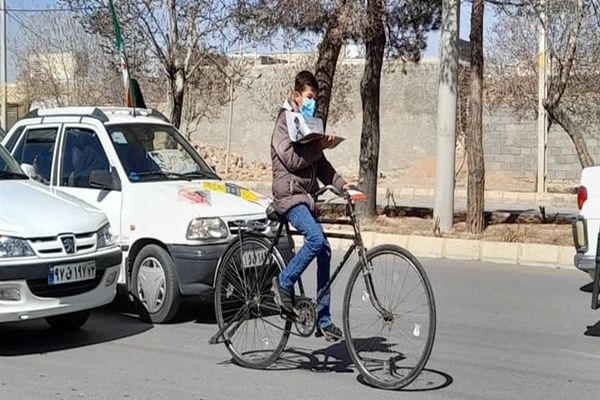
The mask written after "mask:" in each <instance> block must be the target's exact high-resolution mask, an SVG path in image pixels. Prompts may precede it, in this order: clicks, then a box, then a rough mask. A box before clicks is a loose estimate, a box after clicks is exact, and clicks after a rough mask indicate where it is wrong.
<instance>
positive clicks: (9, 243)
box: [0, 236, 35, 258]
mask: <svg viewBox="0 0 600 400" xmlns="http://www.w3.org/2000/svg"><path fill="white" fill-rule="evenodd" d="M34 255H35V253H34V252H33V249H32V248H31V246H29V244H28V243H27V241H25V240H23V239H17V238H13V237H9V236H0V258H9V257H30V256H34Z"/></svg>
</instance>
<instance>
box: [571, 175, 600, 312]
mask: <svg viewBox="0 0 600 400" xmlns="http://www.w3.org/2000/svg"><path fill="white" fill-rule="evenodd" d="M577 205H578V207H579V216H578V218H577V219H576V220H575V221H574V222H573V239H574V242H575V249H576V250H577V253H576V255H575V266H576V267H577V268H579V269H580V270H582V271H584V272H587V273H588V274H589V275H590V276H591V277H592V279H593V280H594V285H593V289H594V291H593V296H594V298H593V302H592V308H594V309H597V308H599V306H600V304H599V301H598V294H599V293H598V292H599V290H600V265H597V264H598V263H597V262H596V255H597V251H598V248H597V247H598V243H600V167H591V168H585V169H584V170H583V172H582V173H581V184H580V186H579V190H578V191H577Z"/></svg>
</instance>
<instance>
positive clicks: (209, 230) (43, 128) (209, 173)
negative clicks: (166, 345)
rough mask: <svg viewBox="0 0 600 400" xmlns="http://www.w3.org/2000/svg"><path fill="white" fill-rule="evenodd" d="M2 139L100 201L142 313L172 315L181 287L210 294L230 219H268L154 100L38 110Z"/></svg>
mask: <svg viewBox="0 0 600 400" xmlns="http://www.w3.org/2000/svg"><path fill="white" fill-rule="evenodd" d="M3 143H4V145H5V146H6V147H7V149H8V150H9V151H10V152H11V153H12V155H13V156H14V157H15V158H16V159H17V160H18V162H19V163H21V164H25V165H24V169H25V170H26V171H27V172H28V173H29V174H30V176H32V177H35V178H36V179H38V180H40V181H42V182H45V183H46V184H48V185H50V186H51V187H53V188H56V189H57V190H58V191H62V192H65V193H69V194H71V195H73V196H76V197H78V198H80V199H82V200H85V201H86V202H88V203H90V204H92V205H94V206H96V207H98V208H100V209H101V210H102V211H104V213H105V214H106V215H107V216H108V218H109V220H110V223H111V226H112V227H113V231H114V233H115V235H116V236H117V238H118V239H117V240H118V243H119V244H120V245H121V248H122V250H123V252H124V255H125V259H124V261H123V265H122V270H121V274H120V277H119V282H120V283H122V284H126V285H127V290H128V292H129V293H130V294H131V295H132V297H133V300H134V302H135V304H136V308H137V310H138V312H139V313H140V316H141V317H142V319H145V320H150V321H152V322H155V323H163V322H167V321H169V320H170V319H172V318H173V317H174V316H175V314H176V312H177V310H178V307H179V303H180V298H181V296H185V295H204V296H206V297H208V298H212V290H213V286H214V277H215V269H216V267H217V264H218V261H219V258H220V257H221V255H222V253H223V251H224V250H225V248H226V246H227V244H228V243H229V242H230V241H231V240H232V239H233V238H235V237H236V232H237V231H236V228H235V221H236V220H261V221H264V222H265V223H267V219H266V215H265V209H266V207H267V205H268V204H269V202H270V200H269V199H268V198H265V197H263V196H261V195H258V194H257V193H254V192H252V191H250V190H246V189H244V188H241V187H238V186H236V185H234V184H231V183H226V182H223V181H222V180H221V179H220V178H219V177H218V176H217V175H216V174H215V172H214V171H213V169H212V168H211V167H210V166H208V165H207V164H206V162H205V161H204V160H203V159H202V158H201V157H200V155H199V154H198V153H197V152H196V151H195V150H194V148H193V147H192V146H191V145H190V144H189V143H188V142H187V141H186V139H185V138H184V137H183V136H182V135H181V134H180V133H179V132H178V131H177V130H176V129H175V128H174V127H173V126H172V125H171V124H170V123H169V122H168V121H167V119H166V118H165V117H164V116H162V115H161V114H159V113H157V112H155V111H153V110H145V109H128V108H80V107H77V108H62V109H48V110H35V111H32V112H30V113H29V114H28V115H27V116H26V117H25V118H24V119H22V120H21V121H19V122H17V123H16V124H15V125H14V126H13V127H12V129H11V131H10V132H9V133H8V135H7V136H6V138H5V139H4V141H3ZM270 230H271V228H267V231H270ZM266 233H268V232H266ZM282 242H285V241H282ZM282 246H286V247H287V249H286V248H283V249H282V251H283V253H284V254H289V245H287V244H282Z"/></svg>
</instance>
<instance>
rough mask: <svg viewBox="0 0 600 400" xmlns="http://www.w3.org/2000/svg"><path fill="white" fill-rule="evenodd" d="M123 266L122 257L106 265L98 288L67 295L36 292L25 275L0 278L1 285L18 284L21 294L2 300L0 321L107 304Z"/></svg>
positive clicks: (114, 291)
mask: <svg viewBox="0 0 600 400" xmlns="http://www.w3.org/2000/svg"><path fill="white" fill-rule="evenodd" d="M120 268H121V263H120V261H119V262H118V263H116V264H113V265H111V266H108V267H106V268H104V269H103V270H102V271H101V273H100V274H101V279H100V282H99V283H98V285H97V286H96V287H95V288H93V289H91V290H89V291H86V292H84V293H81V294H76V295H73V296H64V297H40V296H37V295H35V294H34V293H32V291H31V289H30V287H29V285H28V283H27V280H25V279H20V280H3V281H0V289H3V288H13V289H14V288H16V289H18V290H19V293H20V297H21V298H20V300H18V301H3V300H0V323H3V322H13V321H25V320H28V319H35V318H44V317H50V316H53V315H60V314H68V313H72V312H77V311H83V310H89V309H92V308H96V307H100V306H103V305H105V304H108V303H110V302H111V301H112V300H113V299H114V297H115V294H116V290H117V277H118V274H119V270H120ZM46 274H47V272H46Z"/></svg>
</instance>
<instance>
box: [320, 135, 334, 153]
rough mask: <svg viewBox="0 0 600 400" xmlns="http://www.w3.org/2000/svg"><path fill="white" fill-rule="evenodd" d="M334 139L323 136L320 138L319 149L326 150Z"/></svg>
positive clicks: (329, 136)
mask: <svg viewBox="0 0 600 400" xmlns="http://www.w3.org/2000/svg"><path fill="white" fill-rule="evenodd" d="M334 139H335V138H334V137H333V136H331V135H325V136H323V137H322V138H321V149H322V150H325V149H328V148H329V147H330V146H331V145H332V144H333V140H334Z"/></svg>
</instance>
